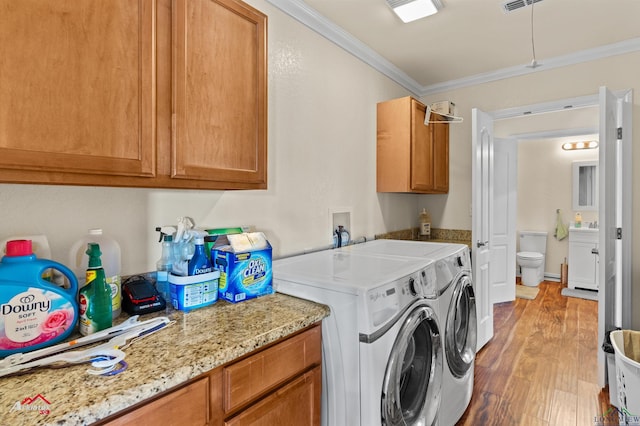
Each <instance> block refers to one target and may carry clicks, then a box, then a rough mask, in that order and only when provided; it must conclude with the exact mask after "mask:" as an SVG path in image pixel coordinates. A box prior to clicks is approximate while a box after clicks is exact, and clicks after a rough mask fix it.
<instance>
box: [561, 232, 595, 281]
mask: <svg viewBox="0 0 640 426" xmlns="http://www.w3.org/2000/svg"><path fill="white" fill-rule="evenodd" d="M597 253H598V233H597V232H594V230H592V229H586V230H580V229H573V228H571V229H570V230H569V277H568V282H567V284H568V286H569V288H583V289H587V290H598V287H599V286H598V266H599V265H598V263H599V262H598V254H597Z"/></svg>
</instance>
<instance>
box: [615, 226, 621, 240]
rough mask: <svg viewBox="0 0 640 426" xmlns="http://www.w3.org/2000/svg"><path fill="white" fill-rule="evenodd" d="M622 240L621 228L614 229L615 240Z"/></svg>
mask: <svg viewBox="0 0 640 426" xmlns="http://www.w3.org/2000/svg"><path fill="white" fill-rule="evenodd" d="M621 239H622V228H616V240H621Z"/></svg>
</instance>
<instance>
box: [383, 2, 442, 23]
mask: <svg viewBox="0 0 640 426" xmlns="http://www.w3.org/2000/svg"><path fill="white" fill-rule="evenodd" d="M386 1H387V4H388V5H389V7H390V8H391V9H393V11H394V12H395V13H396V15H398V17H399V18H400V19H402V22H404V23H405V24H406V23H408V22H412V21H415V20H417V19H421V18H425V17H427V16H431V15H434V14H436V13H438V11H439V10H440V9H442V2H441V1H440V0H386Z"/></svg>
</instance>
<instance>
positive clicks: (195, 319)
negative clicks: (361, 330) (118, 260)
mask: <svg viewBox="0 0 640 426" xmlns="http://www.w3.org/2000/svg"><path fill="white" fill-rule="evenodd" d="M162 315H166V316H168V317H169V318H171V319H172V320H175V324H172V325H171V326H169V327H166V328H164V329H162V330H160V331H158V332H157V333H154V334H152V335H150V336H147V337H145V338H144V339H141V340H140V341H137V342H134V343H133V344H132V345H131V346H129V347H127V348H126V349H125V353H126V355H127V356H126V358H125V361H126V362H127V363H128V368H127V369H126V370H125V371H123V372H122V373H120V374H117V375H114V376H92V375H89V374H87V373H86V370H87V369H88V368H91V366H90V364H88V363H85V364H78V365H72V366H65V367H64V368H40V369H35V370H32V371H31V372H26V373H22V374H19V375H13V376H7V377H1V378H0V389H1V390H2V391H1V392H0V419H2V422H1V423H2V424H6V425H9V424H13V425H20V424H29V425H86V424H89V423H92V422H95V421H97V420H100V419H103V418H105V417H107V416H109V415H111V414H114V413H117V412H119V411H121V410H124V409H126V408H128V407H130V406H132V405H134V404H136V403H138V402H141V401H143V400H145V399H148V398H150V397H152V396H154V395H157V394H159V393H161V392H163V391H165V390H168V389H171V388H173V387H175V386H177V385H180V384H182V383H184V382H186V381H188V380H190V379H192V378H194V377H197V376H199V375H200V374H202V373H205V372H207V371H209V370H212V369H214V368H216V367H218V366H220V365H222V364H225V363H227V362H229V361H232V360H234V359H236V358H238V357H240V356H242V355H245V354H247V353H249V352H251V351H253V350H254V349H257V348H259V347H261V346H263V345H266V344H269V343H272V342H274V341H276V340H278V339H280V338H282V337H286V336H287V335H289V334H291V333H294V332H296V331H298V330H301V329H303V328H305V327H307V326H309V325H311V324H314V323H316V322H318V321H320V320H322V319H323V318H325V317H326V316H328V315H329V308H328V307H327V306H325V305H320V304H317V303H313V302H309V301H306V300H302V299H298V298H295V297H291V296H287V295H283V294H279V293H276V294H273V295H269V296H264V297H260V298H258V299H252V300H247V301H245V302H242V303H238V304H231V303H228V302H226V301H222V300H219V301H218V302H217V303H216V304H214V305H212V306H208V307H205V308H201V309H196V310H193V311H191V312H189V313H183V312H181V311H174V310H170V311H168V312H161V313H156V314H149V315H144V316H141V318H140V319H141V320H146V319H149V318H151V317H153V316H162ZM126 318H127V316H126V314H123V315H121V316H120V318H119V320H120V321H122V320H124V319H126ZM120 321H117V322H120ZM82 349H84V348H82ZM27 398H31V399H32V400H33V402H32V403H31V404H30V405H29V404H28V403H27V402H25V403H24V404H23V405H20V403H23V401H25V399H27ZM47 403H48V404H47ZM19 407H22V409H17V408H19ZM37 408H42V409H44V410H45V412H44V413H40V412H39V411H38V409H37ZM46 410H49V413H46Z"/></svg>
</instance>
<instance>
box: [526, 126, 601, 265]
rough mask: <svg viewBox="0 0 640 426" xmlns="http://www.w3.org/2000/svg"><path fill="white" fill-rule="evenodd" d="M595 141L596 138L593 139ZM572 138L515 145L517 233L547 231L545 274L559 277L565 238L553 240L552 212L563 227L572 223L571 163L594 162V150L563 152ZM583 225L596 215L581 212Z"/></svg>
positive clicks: (565, 252)
mask: <svg viewBox="0 0 640 426" xmlns="http://www.w3.org/2000/svg"><path fill="white" fill-rule="evenodd" d="M596 139H597V138H596ZM575 140H577V139H576V138H554V139H542V140H526V141H520V142H518V204H517V205H518V213H517V219H516V229H517V231H518V232H519V231H522V230H529V231H547V232H548V236H547V253H546V262H545V272H546V273H551V274H555V275H557V276H559V275H560V264H561V263H562V262H563V261H564V259H565V258H567V257H568V256H569V238H565V239H563V240H562V241H558V240H557V239H556V238H554V232H555V228H556V210H557V209H560V211H561V216H562V219H563V223H564V224H565V225H566V226H568V224H569V221H573V218H574V213H575V211H574V210H573V206H572V182H573V178H572V163H573V162H574V161H586V160H595V161H597V160H598V150H597V149H589V150H581V151H564V150H563V149H562V148H561V147H562V144H563V143H564V142H567V141H575ZM581 213H582V218H583V220H584V221H589V222H593V221H595V220H597V219H598V212H597V211H591V212H588V211H581Z"/></svg>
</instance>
